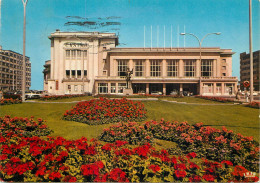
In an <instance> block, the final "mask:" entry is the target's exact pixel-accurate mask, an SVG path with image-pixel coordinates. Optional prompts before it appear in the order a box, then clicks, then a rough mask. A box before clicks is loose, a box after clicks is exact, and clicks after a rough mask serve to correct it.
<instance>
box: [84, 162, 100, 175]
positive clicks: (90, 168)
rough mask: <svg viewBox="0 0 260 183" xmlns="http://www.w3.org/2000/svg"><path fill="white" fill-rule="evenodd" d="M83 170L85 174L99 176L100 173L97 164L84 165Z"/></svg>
mask: <svg viewBox="0 0 260 183" xmlns="http://www.w3.org/2000/svg"><path fill="white" fill-rule="evenodd" d="M81 172H82V174H83V175H85V176H90V175H95V176H97V175H98V174H99V168H98V166H97V165H96V164H89V165H82V166H81Z"/></svg>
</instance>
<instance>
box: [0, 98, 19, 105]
mask: <svg viewBox="0 0 260 183" xmlns="http://www.w3.org/2000/svg"><path fill="white" fill-rule="evenodd" d="M20 103H22V100H20V99H12V98H10V99H0V105H11V104H20Z"/></svg>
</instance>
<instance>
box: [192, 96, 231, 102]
mask: <svg viewBox="0 0 260 183" xmlns="http://www.w3.org/2000/svg"><path fill="white" fill-rule="evenodd" d="M195 97H196V98H202V99H206V100H212V101H217V102H223V103H225V102H234V99H231V98H223V97H211V96H201V95H197V96H195Z"/></svg>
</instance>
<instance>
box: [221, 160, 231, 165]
mask: <svg viewBox="0 0 260 183" xmlns="http://www.w3.org/2000/svg"><path fill="white" fill-rule="evenodd" d="M221 163H222V164H226V165H228V166H233V163H232V162H231V161H227V160H223V161H221Z"/></svg>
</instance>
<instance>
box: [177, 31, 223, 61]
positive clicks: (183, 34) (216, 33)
mask: <svg viewBox="0 0 260 183" xmlns="http://www.w3.org/2000/svg"><path fill="white" fill-rule="evenodd" d="M211 34H215V35H220V34H221V32H212V33H208V34H206V35H205V36H204V37H203V38H202V39H201V40H199V38H198V37H197V36H196V35H194V34H192V33H181V35H182V36H185V35H191V36H194V37H195V38H196V39H197V40H198V42H199V46H200V63H201V45H202V42H203V40H204V39H205V38H206V37H207V36H209V35H211Z"/></svg>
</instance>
